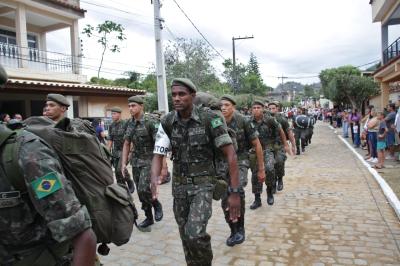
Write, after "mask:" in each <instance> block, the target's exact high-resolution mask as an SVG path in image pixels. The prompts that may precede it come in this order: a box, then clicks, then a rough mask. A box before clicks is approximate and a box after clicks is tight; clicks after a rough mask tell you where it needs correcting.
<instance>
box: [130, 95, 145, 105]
mask: <svg viewBox="0 0 400 266" xmlns="http://www.w3.org/2000/svg"><path fill="white" fill-rule="evenodd" d="M128 103H138V104H143V98H142V97H140V96H131V97H129V98H128Z"/></svg>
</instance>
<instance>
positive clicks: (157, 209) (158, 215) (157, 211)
mask: <svg viewBox="0 0 400 266" xmlns="http://www.w3.org/2000/svg"><path fill="white" fill-rule="evenodd" d="M152 204H153V208H154V219H155V220H156V222H159V221H161V220H162V218H163V216H164V213H163V210H162V205H161V203H160V202H159V201H158V200H157V199H156V200H155V201H153V203H152Z"/></svg>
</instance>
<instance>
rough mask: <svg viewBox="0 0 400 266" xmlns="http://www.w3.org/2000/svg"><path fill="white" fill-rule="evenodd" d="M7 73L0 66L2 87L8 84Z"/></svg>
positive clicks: (0, 83)
mask: <svg viewBox="0 0 400 266" xmlns="http://www.w3.org/2000/svg"><path fill="white" fill-rule="evenodd" d="M7 79H8V77H7V72H6V70H5V69H4V68H3V67H2V66H1V65H0V86H2V85H4V84H6V83H7Z"/></svg>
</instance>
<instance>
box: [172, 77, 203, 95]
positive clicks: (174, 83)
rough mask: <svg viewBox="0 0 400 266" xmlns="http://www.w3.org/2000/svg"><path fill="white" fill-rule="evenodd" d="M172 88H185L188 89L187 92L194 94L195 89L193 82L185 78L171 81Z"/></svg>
mask: <svg viewBox="0 0 400 266" xmlns="http://www.w3.org/2000/svg"><path fill="white" fill-rule="evenodd" d="M173 86H183V87H185V88H188V90H189V91H191V92H196V91H197V88H196V86H195V85H194V84H193V82H192V81H191V80H190V79H187V78H175V79H173V80H172V84H171V87H173Z"/></svg>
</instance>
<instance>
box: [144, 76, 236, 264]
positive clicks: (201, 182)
mask: <svg viewBox="0 0 400 266" xmlns="http://www.w3.org/2000/svg"><path fill="white" fill-rule="evenodd" d="M171 90H172V100H173V105H174V108H175V110H174V111H172V112H170V113H168V114H167V115H165V116H164V117H163V119H162V120H161V126H160V127H159V129H158V133H157V140H156V144H155V149H154V158H153V163H152V169H151V178H152V182H151V185H152V187H151V188H152V193H153V198H157V196H158V183H159V175H160V171H161V167H162V160H163V157H164V156H165V155H166V153H167V152H168V151H169V150H170V149H171V150H172V160H173V164H174V166H173V174H172V179H173V181H172V195H173V198H174V206H173V210H174V215H175V220H176V222H177V224H178V227H179V233H180V237H181V240H182V245H183V249H184V252H185V258H186V262H187V265H202V266H208V265H211V263H212V258H213V253H212V249H211V242H210V239H211V237H210V235H209V234H207V232H206V229H207V223H208V220H209V219H210V217H211V213H212V199H213V190H214V184H213V183H214V176H215V175H216V173H215V171H216V170H215V167H214V164H213V159H212V158H214V152H215V150H216V149H221V150H222V152H223V153H224V155H225V157H226V158H227V161H228V165H229V176H230V188H229V193H230V195H229V198H228V206H229V207H228V208H229V212H230V220H231V221H232V222H237V220H238V217H239V216H240V196H239V193H240V191H241V189H240V182H239V174H238V166H237V158H236V153H235V150H234V147H233V145H232V140H231V139H230V137H229V135H228V132H227V128H226V126H225V124H224V119H223V117H221V116H220V115H218V114H217V113H215V112H212V111H211V110H210V109H208V108H203V107H198V106H195V105H193V99H194V98H195V96H196V87H195V85H194V84H193V83H192V82H191V81H190V80H188V79H185V78H179V79H174V80H173V81H172V86H171Z"/></svg>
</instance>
